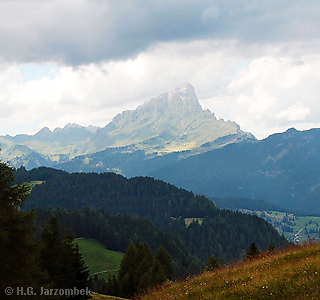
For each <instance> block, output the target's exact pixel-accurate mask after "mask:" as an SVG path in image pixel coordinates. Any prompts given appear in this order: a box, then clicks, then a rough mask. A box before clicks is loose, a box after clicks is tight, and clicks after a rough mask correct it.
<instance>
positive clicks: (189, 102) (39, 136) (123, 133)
mask: <svg viewBox="0 0 320 300" xmlns="http://www.w3.org/2000/svg"><path fill="white" fill-rule="evenodd" d="M254 139H255V137H254V136H253V135H252V134H250V133H245V132H243V131H241V130H240V127H239V125H238V124H236V123H235V122H232V121H224V120H222V119H219V120H218V119H217V118H216V116H215V114H214V113H211V112H210V111H209V110H208V109H207V110H204V109H202V107H201V105H200V103H199V101H198V98H197V96H196V94H195V90H194V88H193V87H192V86H191V85H190V84H189V83H183V84H180V85H179V86H178V87H176V88H175V89H174V90H173V91H169V92H166V93H163V94H160V95H159V96H158V97H155V98H152V99H150V100H149V101H147V102H145V103H144V104H142V105H140V106H138V107H137V108H136V109H135V110H128V111H124V112H122V113H120V114H118V115H116V116H115V117H114V118H113V120H112V121H111V122H110V123H109V124H108V125H106V126H105V127H103V128H97V127H94V126H89V127H82V126H79V125H77V124H68V125H66V126H65V127H64V128H57V129H55V130H54V131H50V130H49V129H48V128H43V129H42V130H40V131H39V132H38V133H36V134H35V135H25V134H22V135H17V136H15V137H11V136H8V135H6V136H1V137H0V144H1V148H2V153H1V156H2V157H3V159H4V160H8V161H10V162H11V164H12V165H14V166H15V167H19V166H20V165H24V166H27V167H28V168H31V167H38V166H40V165H47V166H54V165H55V164H61V163H65V162H68V161H70V160H71V159H74V158H76V157H78V156H81V155H92V154H94V153H97V152H100V151H104V150H106V149H110V148H119V147H129V148H130V151H135V150H139V151H141V150H142V151H143V152H144V153H145V154H146V155H150V154H152V155H154V156H157V155H164V154H169V153H173V152H181V151H189V152H190V154H195V153H200V152H206V151H208V150H211V149H214V148H217V147H222V146H225V145H227V144H230V143H235V142H240V141H243V140H254ZM126 149H127V150H126V151H128V148H126ZM119 151H122V150H120V149H119ZM106 170H107V169H106Z"/></svg>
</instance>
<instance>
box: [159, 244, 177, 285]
mask: <svg viewBox="0 0 320 300" xmlns="http://www.w3.org/2000/svg"><path fill="white" fill-rule="evenodd" d="M155 259H157V260H159V262H160V264H161V265H162V267H163V270H164V272H165V276H166V278H168V279H170V280H172V279H173V278H174V270H173V266H172V259H171V256H170V255H169V253H168V252H167V250H166V249H165V248H164V247H160V248H159V249H158V251H157V253H156V255H155Z"/></svg>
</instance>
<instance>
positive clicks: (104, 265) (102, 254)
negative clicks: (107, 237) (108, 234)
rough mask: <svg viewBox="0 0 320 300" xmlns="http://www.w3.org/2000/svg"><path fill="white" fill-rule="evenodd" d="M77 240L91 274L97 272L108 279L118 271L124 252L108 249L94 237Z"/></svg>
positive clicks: (99, 275)
mask: <svg viewBox="0 0 320 300" xmlns="http://www.w3.org/2000/svg"><path fill="white" fill-rule="evenodd" d="M76 242H77V243H78V245H79V248H80V253H81V254H82V256H83V258H84V260H85V262H86V264H87V265H88V267H89V270H90V273H91V274H95V273H97V275H98V277H99V278H104V279H108V278H109V277H110V276H112V275H116V274H117V273H118V271H117V270H118V269H119V266H120V262H121V260H122V258H123V255H124V253H122V252H116V251H111V250H108V249H106V248H105V246H103V245H102V244H101V243H99V242H98V241H96V240H94V239H84V238H83V239H77V240H76ZM100 272H102V273H100Z"/></svg>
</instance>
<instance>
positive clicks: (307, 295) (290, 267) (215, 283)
mask: <svg viewBox="0 0 320 300" xmlns="http://www.w3.org/2000/svg"><path fill="white" fill-rule="evenodd" d="M143 299H320V246H319V245H313V246H308V247H307V246H304V247H300V248H295V249H291V250H287V251H285V252H283V253H278V254H276V255H273V256H264V257H262V258H259V259H256V260H252V261H248V262H239V263H238V264H236V265H234V266H232V267H224V268H222V269H220V270H217V271H215V272H212V273H206V274H202V275H200V276H197V277H194V278H191V279H189V280H187V281H185V282H180V283H174V284H170V285H167V286H164V287H162V288H161V289H159V290H158V291H155V292H153V293H150V294H148V295H147V296H145V298H143Z"/></svg>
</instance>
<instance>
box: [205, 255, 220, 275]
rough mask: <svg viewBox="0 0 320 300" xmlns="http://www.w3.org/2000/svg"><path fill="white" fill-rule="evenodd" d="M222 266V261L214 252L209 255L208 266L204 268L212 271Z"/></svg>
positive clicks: (206, 270)
mask: <svg viewBox="0 0 320 300" xmlns="http://www.w3.org/2000/svg"><path fill="white" fill-rule="evenodd" d="M219 268H220V262H219V259H218V258H217V257H215V256H214V255H213V254H212V255H211V256H210V257H209V259H208V262H207V264H206V267H205V269H204V271H205V272H212V271H214V270H217V269H219Z"/></svg>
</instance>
